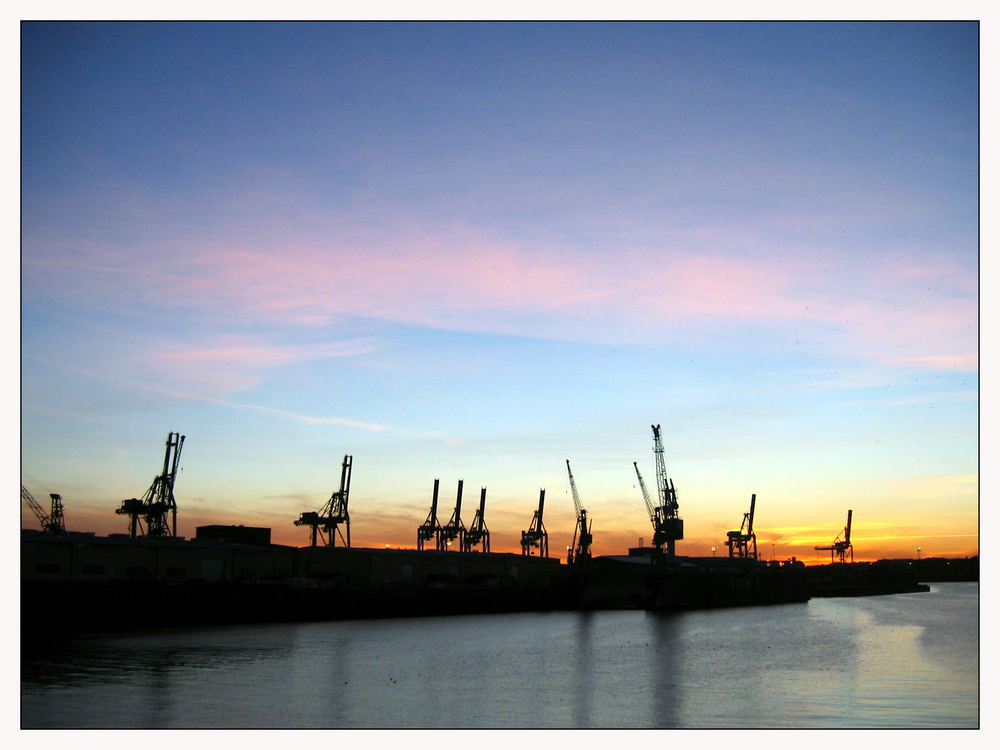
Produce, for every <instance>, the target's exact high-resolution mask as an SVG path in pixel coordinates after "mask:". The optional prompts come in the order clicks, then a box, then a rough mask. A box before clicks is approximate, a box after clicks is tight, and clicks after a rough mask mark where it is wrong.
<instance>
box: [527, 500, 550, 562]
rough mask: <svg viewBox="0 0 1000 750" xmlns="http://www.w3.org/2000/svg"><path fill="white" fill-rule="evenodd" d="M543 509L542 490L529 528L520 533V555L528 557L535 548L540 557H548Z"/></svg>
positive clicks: (547, 535) (547, 540)
mask: <svg viewBox="0 0 1000 750" xmlns="http://www.w3.org/2000/svg"><path fill="white" fill-rule="evenodd" d="M544 509H545V490H544V488H543V489H542V490H541V492H539V494H538V510H536V511H535V515H533V516H532V517H531V526H529V527H528V530H527V531H522V532H521V554H522V555H529V556H530V555H531V550H532V549H534V548H536V547H537V548H538V554H539V556H540V557H548V556H549V533H548V532H547V531H546V530H545V524H544V523H542V511H543V510H544Z"/></svg>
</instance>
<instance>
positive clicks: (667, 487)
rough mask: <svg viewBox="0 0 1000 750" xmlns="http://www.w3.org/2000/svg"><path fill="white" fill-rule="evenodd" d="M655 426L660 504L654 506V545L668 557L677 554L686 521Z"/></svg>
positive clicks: (654, 451)
mask: <svg viewBox="0 0 1000 750" xmlns="http://www.w3.org/2000/svg"><path fill="white" fill-rule="evenodd" d="M650 426H651V427H652V428H653V454H654V456H655V457H656V489H657V501H658V502H659V505H658V506H656V507H655V508H653V518H652V521H653V546H654V547H656V549H658V550H660V551H661V552H664V553H665V554H666V556H667V558H673V557H674V555H675V542H677V540H679V539H683V538H684V521H683V520H681V518H680V517H678V515H677V508H678V505H677V491H676V490H675V489H674V483H673V480H672V479H670V477H669V476H667V462H666V460H665V459H664V457H663V442H662V441H661V439H660V425H658V424H657V425H650Z"/></svg>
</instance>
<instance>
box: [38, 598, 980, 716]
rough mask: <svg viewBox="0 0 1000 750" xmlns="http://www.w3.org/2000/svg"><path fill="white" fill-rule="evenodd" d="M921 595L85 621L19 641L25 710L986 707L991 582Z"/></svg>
mask: <svg viewBox="0 0 1000 750" xmlns="http://www.w3.org/2000/svg"><path fill="white" fill-rule="evenodd" d="M973 586H974V585H973ZM932 593H933V592H932ZM920 596H921V595H914V596H913V597H912V598H907V597H869V598H866V599H829V600H814V601H813V602H810V603H809V604H808V605H805V604H795V605H783V606H776V607H748V608H739V609H730V610H718V611H707V612H690V613H684V614H676V615H656V614H648V613H645V612H636V611H622V612H595V613H572V612H567V613H548V614H538V613H529V614H513V615H498V616H482V617H474V616H470V617H454V618H415V619H404V620H383V621H367V622H364V621H359V622H339V623H338V622H331V623H313V624H306V625H275V626H260V627H256V626H255V627H233V628H216V629H205V630H194V629H190V630H183V631H166V632H160V633H157V634H148V633H141V634H131V635H118V636H110V637H90V638H81V639H75V640H73V641H68V642H64V643H63V644H62V645H60V644H58V643H56V644H46V647H45V648H43V649H32V648H29V647H27V646H26V647H25V648H24V649H23V651H22V691H21V698H22V723H23V725H24V726H25V727H60V726H63V727H128V726H146V727H171V726H175V727H317V728H319V727H369V728H379V727H388V728H407V727H450V728H488V727H520V728H543V727H567V728H569V727H642V728H670V727H925V726H941V727H968V726H976V725H977V724H978V695H979V694H978V674H977V667H978V648H977V642H976V639H977V637H978V625H977V620H976V616H977V612H978V587H975V588H966V589H961V588H958V587H956V588H950V589H949V588H945V589H944V590H942V592H940V593H939V594H938V595H937V596H936V598H935V597H934V596H931V597H928V596H927V595H922V596H924V597H926V598H919V597H920Z"/></svg>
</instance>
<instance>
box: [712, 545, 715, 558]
mask: <svg viewBox="0 0 1000 750" xmlns="http://www.w3.org/2000/svg"><path fill="white" fill-rule="evenodd" d="M712 557H715V547H712Z"/></svg>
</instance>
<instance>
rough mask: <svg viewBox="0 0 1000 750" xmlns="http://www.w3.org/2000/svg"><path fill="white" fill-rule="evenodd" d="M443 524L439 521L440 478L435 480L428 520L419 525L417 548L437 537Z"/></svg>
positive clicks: (421, 547)
mask: <svg viewBox="0 0 1000 750" xmlns="http://www.w3.org/2000/svg"><path fill="white" fill-rule="evenodd" d="M440 529H441V524H439V523H438V480H437V479H435V480H434V497H433V499H432V500H431V512H430V513H428V514H427V520H426V521H424V522H423V523H422V524H420V525H419V526H418V527H417V549H423V548H424V542H429V541H430V540H431V539H435V538H436V537H437V535H438V531H439V530H440Z"/></svg>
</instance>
